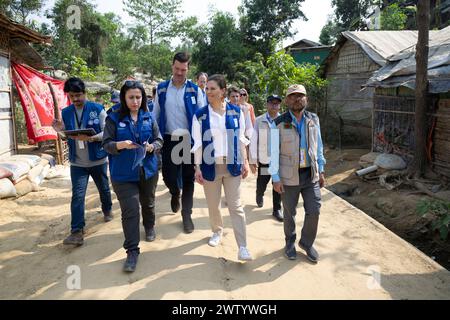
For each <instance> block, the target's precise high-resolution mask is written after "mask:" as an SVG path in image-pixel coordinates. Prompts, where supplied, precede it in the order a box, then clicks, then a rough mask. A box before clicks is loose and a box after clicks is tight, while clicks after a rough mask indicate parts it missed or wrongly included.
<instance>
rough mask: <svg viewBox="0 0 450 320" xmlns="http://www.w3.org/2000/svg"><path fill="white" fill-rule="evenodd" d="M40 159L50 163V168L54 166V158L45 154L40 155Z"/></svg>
mask: <svg viewBox="0 0 450 320" xmlns="http://www.w3.org/2000/svg"><path fill="white" fill-rule="evenodd" d="M41 158H42V159H45V160H48V162H49V163H50V166H51V167H54V166H56V160H55V157H53V156H52V155H50V154H47V153H41Z"/></svg>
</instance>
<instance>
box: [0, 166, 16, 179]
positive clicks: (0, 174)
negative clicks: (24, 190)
mask: <svg viewBox="0 0 450 320" xmlns="http://www.w3.org/2000/svg"><path fill="white" fill-rule="evenodd" d="M12 175H13V174H12V172H11V171H9V170H8V169H6V168H0V179H3V178H9V177H11V176H12Z"/></svg>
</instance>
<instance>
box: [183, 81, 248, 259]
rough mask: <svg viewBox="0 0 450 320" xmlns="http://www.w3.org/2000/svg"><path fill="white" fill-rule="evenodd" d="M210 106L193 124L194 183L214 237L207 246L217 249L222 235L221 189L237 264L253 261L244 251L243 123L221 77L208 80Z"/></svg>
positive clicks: (241, 116) (245, 245)
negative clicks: (236, 249)
mask: <svg viewBox="0 0 450 320" xmlns="http://www.w3.org/2000/svg"><path fill="white" fill-rule="evenodd" d="M206 94H207V96H208V101H209V104H208V106H206V107H203V108H201V109H199V110H198V111H197V112H196V114H195V116H194V118H193V121H192V136H193V139H194V147H193V148H192V150H191V152H192V153H194V156H195V164H196V170H195V180H196V181H197V182H198V183H199V184H201V185H203V188H204V192H205V197H206V202H207V204H208V211H209V219H210V224H211V229H212V232H213V235H212V236H211V238H210V240H209V242H208V244H209V245H210V246H213V247H215V246H217V245H219V243H220V241H221V239H222V235H223V228H224V227H223V220H222V215H221V213H220V208H219V205H220V198H221V191H222V185H223V187H224V191H225V198H226V201H227V204H228V211H229V213H230V217H231V223H232V225H233V231H234V236H235V238H236V242H237V244H238V247H239V253H238V259H239V260H244V261H245V260H252V257H251V255H250V253H249V251H248V249H247V236H246V221H245V213H244V209H243V207H242V204H241V196H240V185H241V179H245V178H246V177H247V175H248V172H249V164H248V160H247V155H246V146H247V145H248V144H249V141H248V139H247V138H246V137H245V135H244V131H245V119H244V116H243V113H242V111H241V110H240V108H239V107H237V106H234V105H232V104H229V103H227V102H225V96H226V81H225V78H224V76H223V75H213V76H211V77H210V78H209V79H208V83H207V85H206Z"/></svg>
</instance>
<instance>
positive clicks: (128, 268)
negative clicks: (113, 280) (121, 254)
mask: <svg viewBox="0 0 450 320" xmlns="http://www.w3.org/2000/svg"><path fill="white" fill-rule="evenodd" d="M138 257H139V252H138V251H136V250H134V251H128V252H127V259H126V260H125V263H124V264H123V271H125V272H134V271H135V270H136V265H137V262H138Z"/></svg>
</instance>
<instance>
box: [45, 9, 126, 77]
mask: <svg viewBox="0 0 450 320" xmlns="http://www.w3.org/2000/svg"><path fill="white" fill-rule="evenodd" d="M73 5H74V6H77V7H78V8H79V9H80V17H79V18H80V28H72V27H71V26H70V24H69V23H68V22H69V21H70V19H71V17H72V16H73V15H74V13H72V12H70V10H69V12H68V9H69V6H73ZM47 18H49V19H50V20H51V21H52V26H47V25H43V26H41V32H43V33H44V34H49V35H51V36H52V37H53V45H52V47H50V48H48V47H47V48H45V47H42V46H40V53H41V54H42V55H43V56H44V57H45V59H46V61H47V62H48V63H49V64H50V65H52V66H54V67H55V68H60V69H64V70H66V69H67V68H69V66H68V65H67V63H66V62H67V61H70V60H71V59H72V57H74V56H75V57H80V58H82V59H83V60H84V61H86V62H87V64H88V65H89V66H90V67H91V68H94V67H95V66H98V65H101V64H104V52H105V50H106V48H107V46H108V45H109V43H110V42H111V41H112V38H113V37H115V36H116V34H117V33H118V32H119V30H120V29H121V28H122V24H121V23H120V20H119V18H118V17H117V16H115V15H114V14H113V13H106V14H100V13H98V12H96V11H95V6H94V5H92V4H91V3H90V2H88V1H86V0H57V1H56V2H55V5H54V7H53V8H52V9H51V10H50V11H49V12H47Z"/></svg>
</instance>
